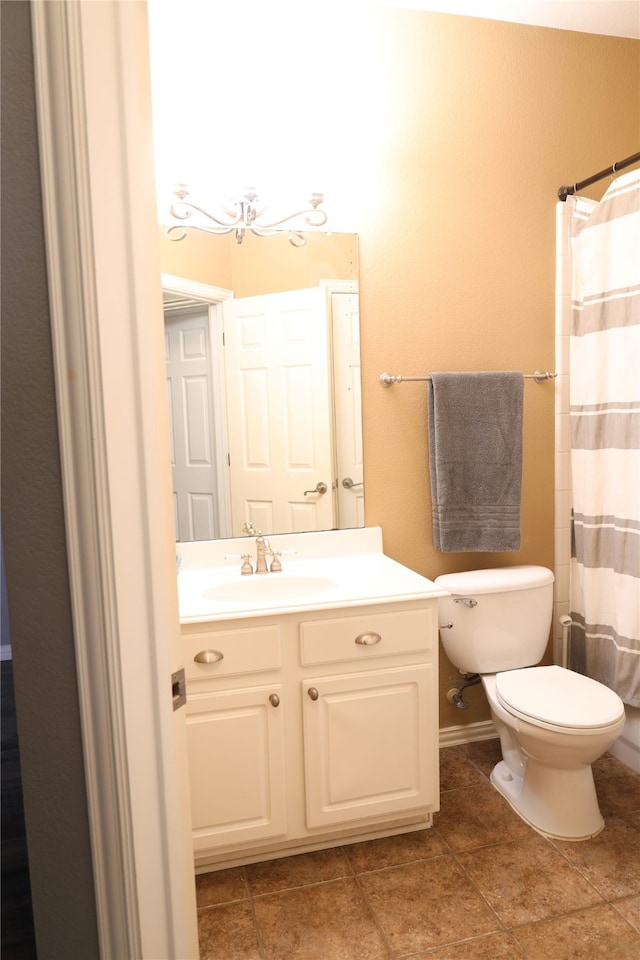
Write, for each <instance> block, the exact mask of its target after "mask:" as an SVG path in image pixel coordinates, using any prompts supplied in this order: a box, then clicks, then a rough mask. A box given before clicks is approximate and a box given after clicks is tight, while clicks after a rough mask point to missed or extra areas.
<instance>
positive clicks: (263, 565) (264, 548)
mask: <svg viewBox="0 0 640 960" xmlns="http://www.w3.org/2000/svg"><path fill="white" fill-rule="evenodd" d="M268 553H269V554H271V557H273V550H272V549H271V546H270V545H269V541H268V540H265V538H264V537H263V536H262V533H261V532H260V531H259V530H258V536H257V537H256V573H269V568H268V567H267V557H266V555H267V554H268Z"/></svg>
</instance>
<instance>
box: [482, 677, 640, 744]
mask: <svg viewBox="0 0 640 960" xmlns="http://www.w3.org/2000/svg"><path fill="white" fill-rule="evenodd" d="M496 695H497V698H498V701H499V703H500V704H501V705H502V706H503V707H504V709H505V710H507V711H508V712H509V713H511V714H513V715H514V716H516V717H520V718H521V719H522V720H526V721H527V722H529V723H531V724H533V725H535V726H538V727H544V728H546V729H548V730H556V731H559V732H567V733H568V732H573V733H577V734H579V733H584V734H588V733H595V732H597V731H599V730H603V729H606V728H607V727H610V726H613V725H615V724H617V723H619V721H620V719H621V718H622V717H623V716H624V706H623V704H622V701H621V700H620V697H619V696H618V694H617V693H614V692H613V690H610V689H609V688H608V687H605V686H604V684H602V683H599V682H598V681H597V680H592V679H591V678H590V677H585V676H583V675H582V674H580V673H574V672H573V671H572V670H566V669H564V668H563V667H558V666H548V667H525V668H524V669H521V670H506V671H504V672H503V673H498V674H496Z"/></svg>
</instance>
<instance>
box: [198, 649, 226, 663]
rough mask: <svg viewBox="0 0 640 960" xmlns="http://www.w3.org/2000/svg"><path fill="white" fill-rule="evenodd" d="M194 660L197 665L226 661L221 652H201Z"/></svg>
mask: <svg viewBox="0 0 640 960" xmlns="http://www.w3.org/2000/svg"><path fill="white" fill-rule="evenodd" d="M193 659H194V661H195V662H196V663H218V661H220V660H224V653H222V652H221V651H220V650H201V651H200V653H196V655H195V657H194V658H193Z"/></svg>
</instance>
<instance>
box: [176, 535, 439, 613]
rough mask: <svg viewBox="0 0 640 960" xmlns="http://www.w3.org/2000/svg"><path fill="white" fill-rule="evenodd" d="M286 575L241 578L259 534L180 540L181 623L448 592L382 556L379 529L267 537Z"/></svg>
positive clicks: (405, 598) (179, 583) (350, 604)
mask: <svg viewBox="0 0 640 960" xmlns="http://www.w3.org/2000/svg"><path fill="white" fill-rule="evenodd" d="M268 540H269V542H270V545H271V548H272V549H273V550H274V551H278V552H281V554H282V556H281V562H282V567H283V569H282V572H281V573H268V574H263V575H259V574H255V573H254V574H253V575H251V576H242V575H241V573H240V564H241V562H240V555H241V554H243V553H249V554H250V555H251V557H252V558H253V559H255V537H243V538H236V539H232V540H213V541H206V542H199V543H180V544H177V545H176V550H177V552H178V553H179V555H180V557H181V561H182V562H181V566H180V573H179V575H178V600H179V607H180V621H181V622H182V623H197V622H203V621H208V620H228V619H236V618H238V617H243V618H244V617H260V616H268V615H273V614H285V613H294V612H301V611H305V610H309V611H312V610H330V609H332V608H338V607H340V608H344V607H351V606H361V605H363V604H372V603H376V604H378V603H394V602H399V601H406V600H424V599H432V598H436V597H440V596H446V591H444V590H442V589H441V588H439V587H437V586H436V585H435V584H434V583H433V582H432V581H431V580H428V579H427V578H426V577H423V576H421V575H420V574H418V573H415V571H413V570H410V569H409V568H408V567H405V566H403V565H402V564H400V563H397V562H396V561H395V560H392V559H391V558H390V557H387V556H385V554H384V553H383V550H382V531H381V530H380V528H379V527H366V528H364V529H361V530H337V531H328V532H323V533H310V534H283V535H277V536H272V537H269V538H268Z"/></svg>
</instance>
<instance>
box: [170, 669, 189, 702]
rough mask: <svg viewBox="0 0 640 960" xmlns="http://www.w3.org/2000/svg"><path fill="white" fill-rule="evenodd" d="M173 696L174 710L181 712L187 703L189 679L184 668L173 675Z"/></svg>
mask: <svg viewBox="0 0 640 960" xmlns="http://www.w3.org/2000/svg"><path fill="white" fill-rule="evenodd" d="M171 696H172V697H173V709H174V710H179V709H180V707H183V706H184V705H185V703H186V702H187V679H186V677H185V673H184V667H182V669H181V670H177V671H176V672H175V673H172V674H171Z"/></svg>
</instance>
